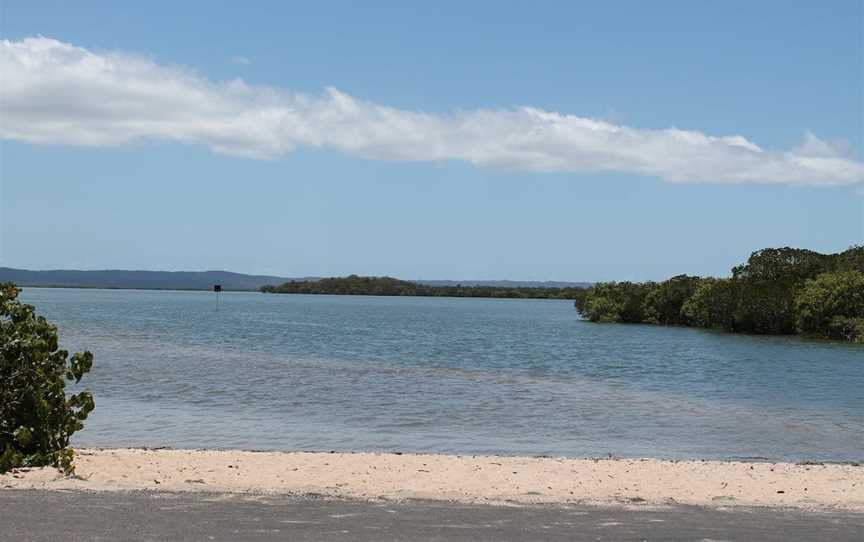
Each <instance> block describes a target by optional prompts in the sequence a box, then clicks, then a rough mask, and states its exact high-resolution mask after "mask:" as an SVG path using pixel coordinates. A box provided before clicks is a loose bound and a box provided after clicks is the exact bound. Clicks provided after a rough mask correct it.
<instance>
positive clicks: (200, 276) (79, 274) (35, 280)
mask: <svg viewBox="0 0 864 542" xmlns="http://www.w3.org/2000/svg"><path fill="white" fill-rule="evenodd" d="M292 280H293V281H297V282H317V281H319V280H321V277H295V278H291V277H276V276H271V275H245V274H243V273H232V272H230V271H126V270H118V269H106V270H99V271H78V270H62V269H56V270H50V271H30V270H27V269H14V268H11V267H0V282H7V281H11V282H14V283H15V284H17V285H18V286H31V287H34V286H36V287H51V286H53V287H58V288H116V289H141V290H209V289H211V288H213V285H214V284H221V285H222V288H223V289H225V290H236V291H255V290H259V289H260V288H261V287H262V286H268V285H278V284H283V283H285V282H290V281H292ZM413 282H414V283H416V284H424V285H428V286H458V285H461V286H486V287H492V288H586V287H588V286H591V283H590V282H551V281H550V282H540V281H514V280H416V281H413Z"/></svg>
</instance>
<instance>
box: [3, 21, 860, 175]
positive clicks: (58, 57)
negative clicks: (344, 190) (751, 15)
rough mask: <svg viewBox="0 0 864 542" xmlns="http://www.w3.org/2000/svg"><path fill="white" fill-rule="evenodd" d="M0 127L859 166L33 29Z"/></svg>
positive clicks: (466, 155)
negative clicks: (369, 97)
mask: <svg viewBox="0 0 864 542" xmlns="http://www.w3.org/2000/svg"><path fill="white" fill-rule="evenodd" d="M0 77H2V83H0V115H2V117H0V137H3V138H6V139H12V140H18V141H26V142H30V143H36V144H40V143H44V144H69V145H97V146H98V145H119V144H124V143H129V142H134V141H139V140H160V141H175V142H180V143H189V144H199V145H205V146H207V147H209V148H211V149H212V150H214V151H215V152H219V153H226V154H232V155H239V156H245V157H249V158H259V159H260V158H274V157H279V156H283V155H285V154H287V153H290V152H291V151H292V150H294V149H296V148H298V147H303V146H306V147H323V148H329V149H336V150H338V151H341V152H344V153H347V154H350V155H353V156H358V157H362V158H365V159H370V160H409V161H442V160H463V161H466V162H470V163H472V164H475V165H477V166H483V167H494V168H502V169H509V170H516V171H532V172H580V173H585V172H622V173H631V174H639V175H650V176H657V177H661V178H663V179H665V180H668V181H672V182H715V183H745V182H758V183H795V184H809V185H853V184H859V183H861V182H862V178H864V165H862V164H861V163H860V162H858V161H855V160H854V159H852V158H849V157H847V156H845V155H844V154H843V152H842V149H841V148H839V147H838V146H835V145H833V144H831V143H829V142H827V141H825V140H822V139H819V138H817V137H816V136H814V135H812V134H807V136H806V140H805V141H804V143H803V144H802V145H801V146H799V147H797V148H794V149H790V150H787V151H769V150H764V149H762V148H760V147H759V146H758V145H756V144H755V143H753V142H751V141H749V140H747V139H746V138H745V137H743V136H740V135H730V136H712V135H707V134H704V133H701V132H698V131H690V130H679V129H677V128H666V129H656V130H646V129H637V128H631V127H627V126H622V125H617V124H613V123H609V122H605V121H602V120H597V119H591V118H584V117H578V116H574V115H566V114H561V113H557V112H552V111H544V110H541V109H537V108H533V107H518V108H512V109H479V110H473V111H458V112H453V113H449V114H433V113H424V112H419V111H409V110H403V109H397V108H393V107H388V106H385V105H380V104H376V103H371V102H366V101H362V100H357V99H355V98H352V97H351V96H350V95H348V94H345V93H343V92H340V91H338V90H336V89H333V88H329V89H327V90H326V92H324V93H323V94H322V95H319V96H310V95H305V94H298V93H293V92H290V91H288V90H285V89H278V88H271V87H263V86H251V85H248V84H246V83H244V82H243V81H240V80H234V81H227V82H214V81H210V80H208V79H206V78H204V77H202V76H200V75H198V74H196V73H195V72H193V71H191V70H188V69H183V68H178V67H173V66H166V65H162V64H158V63H157V62H154V61H153V60H151V59H148V58H146V57H143V56H139V55H134V54H128V53H119V52H107V53H106V52H94V51H90V50H87V49H84V48H81V47H76V46H74V45H71V44H68V43H63V42H59V41H56V40H53V39H49V38H44V37H37V38H27V39H24V40H22V41H7V40H3V41H2V42H0Z"/></svg>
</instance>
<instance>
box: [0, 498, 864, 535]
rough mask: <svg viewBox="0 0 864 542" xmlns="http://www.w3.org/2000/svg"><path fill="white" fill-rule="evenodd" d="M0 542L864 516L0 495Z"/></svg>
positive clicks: (580, 531) (693, 529)
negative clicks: (11, 541) (1, 541)
mask: <svg viewBox="0 0 864 542" xmlns="http://www.w3.org/2000/svg"><path fill="white" fill-rule="evenodd" d="M0 540H3V541H7V540H14V541H17V542H27V541H54V540H64V541H70V542H75V541H85V540H86V541H95V540H122V541H145V540H146V541H155V540H196V541H198V540H201V541H210V540H222V541H246V540H252V541H258V540H291V541H304V540H337V541H376V542H377V541H386V540H436V541H437V540H441V541H450V540H472V541H473V540H479V541H483V540H489V541H493V540H494V541H506V540H664V541H665V540H673V541H674V540H681V541H707V540H711V541H721V540H755V541H772V540H784V541H786V540H808V541H809V540H814V541H818V540H830V541H831V542H843V541H846V540H849V541H855V542H861V541H862V540H864V514H857V515H856V514H849V513H833V512H832V513H812V512H811V513H808V512H801V511H793V510H766V509H754V508H749V509H746V508H745V509H742V508H735V509H730V510H716V509H705V508H697V507H687V506H676V507H669V508H663V509H659V510H658V509H648V508H643V509H639V508H638V507H637V508H633V509H623V508H604V507H588V506H519V507H516V506H483V505H466V504H452V503H444V502H431V501H409V502H403V503H395V502H364V501H345V500H325V499H317V498H300V497H278V496H275V497H274V496H266V497H263V496H262V497H249V496H246V497H241V496H237V495H234V496H228V495H213V494H205V493H199V494H170V493H148V492H135V493H85V492H64V491H54V492H49V491H24V490H6V491H2V490H0Z"/></svg>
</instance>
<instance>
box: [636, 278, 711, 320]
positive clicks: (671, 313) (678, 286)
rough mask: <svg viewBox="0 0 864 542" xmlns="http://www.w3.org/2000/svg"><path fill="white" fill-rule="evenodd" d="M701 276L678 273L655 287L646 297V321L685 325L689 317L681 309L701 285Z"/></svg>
mask: <svg viewBox="0 0 864 542" xmlns="http://www.w3.org/2000/svg"><path fill="white" fill-rule="evenodd" d="M700 280H701V279H700V278H699V277H691V276H688V275H678V276H676V277H672V278H671V279H669V280H665V281H663V282H661V283H660V284H658V285H657V286H656V287H655V288H653V289H652V290H651V291H650V292H649V293H648V295H647V296H646V297H645V321H646V322H650V323H652V324H663V325H685V324H689V323H690V322H689V318H688V317H687V315H686V314H684V312H683V311H682V310H681V309H682V307H683V306H684V303H685V302H686V301H687V300H688V299H690V297H691V296H692V295H693V292H695V291H696V288H697V287H698V286H699V282H700Z"/></svg>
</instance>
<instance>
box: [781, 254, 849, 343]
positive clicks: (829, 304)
mask: <svg viewBox="0 0 864 542" xmlns="http://www.w3.org/2000/svg"><path fill="white" fill-rule="evenodd" d="M795 305H796V309H797V323H798V330H799V331H800V332H801V333H802V334H805V335H813V336H818V337H828V338H832V339H844V340H849V341H856V342H862V343H864V273H862V272H859V271H839V272H835V273H823V274H821V275H819V276H818V277H816V278H815V279H813V280H808V281H807V283H806V284H805V286H804V288H803V289H802V290H801V292H800V293H799V295H798V297H797V298H796V300H795Z"/></svg>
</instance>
